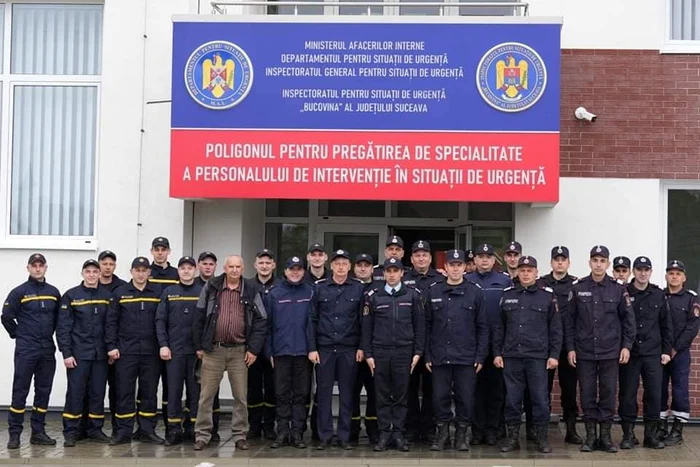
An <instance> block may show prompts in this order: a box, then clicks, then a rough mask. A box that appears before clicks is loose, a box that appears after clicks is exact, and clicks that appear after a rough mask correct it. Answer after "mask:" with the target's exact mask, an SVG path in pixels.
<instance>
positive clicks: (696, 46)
mask: <svg viewBox="0 0 700 467" xmlns="http://www.w3.org/2000/svg"><path fill="white" fill-rule="evenodd" d="M672 1H673V0H666V1H665V2H664V3H663V5H664V40H663V45H662V47H661V50H660V52H661V53H662V54H697V53H700V40H682V39H671V34H672V32H673V12H672V8H671V2H672ZM698 7H700V4H698Z"/></svg>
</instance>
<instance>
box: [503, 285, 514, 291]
mask: <svg viewBox="0 0 700 467" xmlns="http://www.w3.org/2000/svg"><path fill="white" fill-rule="evenodd" d="M513 289H515V287H513V286H512V285H511V286H510V287H506V288H505V289H503V291H504V292H507V291H509V290H513Z"/></svg>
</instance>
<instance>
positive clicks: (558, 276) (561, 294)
mask: <svg viewBox="0 0 700 467" xmlns="http://www.w3.org/2000/svg"><path fill="white" fill-rule="evenodd" d="M549 264H550V266H551V268H552V271H551V272H550V273H549V274H547V275H544V276H542V277H540V278H539V283H540V284H541V285H542V286H544V287H549V288H550V289H552V290H553V291H554V296H555V297H556V299H557V305H558V306H559V313H560V316H561V317H562V318H561V319H562V326H563V320H564V315H565V314H566V310H567V307H568V304H569V292H571V287H572V285H571V284H573V282H574V281H575V280H576V279H578V278H577V277H576V276H572V275H571V274H569V267H570V266H571V261H570V260H569V249H568V248H567V247H565V246H563V245H557V246H555V247H552V252H551V261H550V262H549ZM562 333H563V331H562ZM554 373H558V374H559V389H560V391H561V394H560V399H561V408H562V409H563V411H564V423H565V424H566V435H565V436H564V442H565V443H571V444H577V445H579V446H580V445H581V444H583V439H581V437H580V436H579V434H578V433H577V432H576V419H577V418H578V402H577V401H576V391H577V388H576V387H577V383H578V378H577V376H576V369H575V368H572V367H571V366H570V365H569V360H568V358H567V353H566V346H565V345H564V344H563V343H562V346H561V355H559V365H558V366H557V369H556V370H554V369H552V370H549V372H548V376H549V381H548V383H549V384H548V387H549V399H550V406H551V398H552V388H553V387H554ZM524 405H525V420H526V424H527V439H528V440H532V441H534V440H536V439H537V435H536V433H535V431H534V428H533V424H532V405H531V404H530V395H529V392H528V391H527V390H526V391H525V403H524Z"/></svg>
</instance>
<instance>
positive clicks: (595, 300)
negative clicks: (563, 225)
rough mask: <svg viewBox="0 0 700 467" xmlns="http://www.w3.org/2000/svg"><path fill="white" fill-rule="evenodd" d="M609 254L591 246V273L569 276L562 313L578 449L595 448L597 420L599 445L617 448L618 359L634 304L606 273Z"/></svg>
mask: <svg viewBox="0 0 700 467" xmlns="http://www.w3.org/2000/svg"><path fill="white" fill-rule="evenodd" d="M609 258H610V250H608V248H607V247H605V246H603V245H596V246H594V247H593V248H592V249H591V252H590V260H589V262H588V264H589V266H590V268H591V274H590V275H588V276H586V277H584V278H581V279H579V280H577V281H574V283H573V287H572V290H571V293H570V294H569V308H568V310H567V313H566V316H564V333H565V336H566V338H565V342H566V346H567V351H568V354H567V358H568V360H569V365H571V366H572V367H575V368H576V372H577V374H578V379H579V386H580V388H581V407H582V408H583V420H584V422H585V423H586V439H585V441H584V443H583V445H582V446H581V451H582V452H591V451H593V450H594V449H595V448H596V423H598V424H600V447H601V449H602V450H603V451H606V452H617V447H616V446H615V445H614V444H613V442H612V438H611V437H610V428H611V427H612V422H613V417H614V415H615V389H616V387H617V376H618V372H619V367H620V365H626V364H627V362H628V361H629V358H630V350H631V349H632V345H633V343H634V339H635V335H636V331H635V327H636V324H635V320H634V309H633V308H632V302H631V301H630V297H629V294H628V293H627V290H626V289H625V287H624V285H625V284H623V283H622V281H617V280H615V279H613V278H612V277H610V276H608V275H607V274H606V271H607V269H608V267H610V259H609Z"/></svg>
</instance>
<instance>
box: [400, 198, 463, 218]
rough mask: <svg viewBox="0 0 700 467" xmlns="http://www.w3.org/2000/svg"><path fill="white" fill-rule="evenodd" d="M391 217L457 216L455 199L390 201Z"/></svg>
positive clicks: (457, 207)
mask: <svg viewBox="0 0 700 467" xmlns="http://www.w3.org/2000/svg"><path fill="white" fill-rule="evenodd" d="M391 216H392V217H420V218H446V219H456V218H458V217H459V203H458V202H457V201H395V202H393V203H391Z"/></svg>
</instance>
